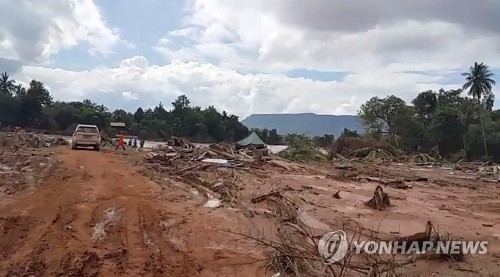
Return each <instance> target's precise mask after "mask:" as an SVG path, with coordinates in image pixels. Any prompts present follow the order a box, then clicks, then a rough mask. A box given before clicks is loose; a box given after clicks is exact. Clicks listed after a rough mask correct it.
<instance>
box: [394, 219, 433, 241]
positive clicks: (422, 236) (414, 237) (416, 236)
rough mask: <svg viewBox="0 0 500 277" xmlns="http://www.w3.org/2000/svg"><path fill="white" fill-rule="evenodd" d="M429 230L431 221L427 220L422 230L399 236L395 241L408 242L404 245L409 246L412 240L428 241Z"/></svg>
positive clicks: (429, 236)
mask: <svg viewBox="0 0 500 277" xmlns="http://www.w3.org/2000/svg"><path fill="white" fill-rule="evenodd" d="M431 231H432V222H430V221H427V224H426V225H425V231H424V232H420V233H416V234H413V235H411V236H406V237H400V238H398V239H397V240H396V241H400V242H401V241H405V242H410V243H407V244H406V246H408V247H409V246H411V243H413V242H417V243H422V242H424V241H429V240H430V238H431Z"/></svg>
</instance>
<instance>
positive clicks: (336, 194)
mask: <svg viewBox="0 0 500 277" xmlns="http://www.w3.org/2000/svg"><path fill="white" fill-rule="evenodd" d="M333 198H335V199H342V197H340V190H339V191H337V192H336V193H335V194H334V195H333Z"/></svg>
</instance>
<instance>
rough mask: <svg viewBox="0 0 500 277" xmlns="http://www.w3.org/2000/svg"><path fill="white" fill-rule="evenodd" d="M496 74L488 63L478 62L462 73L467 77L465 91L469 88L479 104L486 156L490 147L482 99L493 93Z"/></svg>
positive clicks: (470, 93)
mask: <svg viewBox="0 0 500 277" xmlns="http://www.w3.org/2000/svg"><path fill="white" fill-rule="evenodd" d="M494 75H495V74H493V73H492V72H491V71H490V69H489V67H488V66H487V65H486V64H484V63H477V62H475V63H474V65H473V66H471V67H470V68H469V72H464V73H462V76H464V77H465V84H464V85H463V87H462V89H463V90H464V91H465V90H469V95H470V96H472V97H473V98H475V99H476V100H477V103H478V104H479V120H480V122H481V132H482V135H483V144H484V153H485V155H486V156H488V148H487V147H486V136H485V135H484V126H483V116H482V112H481V111H482V110H483V109H482V107H481V99H482V97H488V96H489V95H490V94H492V92H491V89H492V87H493V86H494V85H495V80H493V76H494Z"/></svg>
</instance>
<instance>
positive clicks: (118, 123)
mask: <svg viewBox="0 0 500 277" xmlns="http://www.w3.org/2000/svg"><path fill="white" fill-rule="evenodd" d="M109 125H111V127H125V123H123V122H111V123H110V124H109Z"/></svg>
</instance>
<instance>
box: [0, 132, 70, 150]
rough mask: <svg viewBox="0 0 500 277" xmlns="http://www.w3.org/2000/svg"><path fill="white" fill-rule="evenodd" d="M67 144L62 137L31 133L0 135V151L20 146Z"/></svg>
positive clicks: (17, 148)
mask: <svg viewBox="0 0 500 277" xmlns="http://www.w3.org/2000/svg"><path fill="white" fill-rule="evenodd" d="M68 144H69V142H68V141H67V140H65V139H64V138H62V137H58V138H55V137H45V136H40V135H37V134H33V133H20V134H2V135H0V147H1V149H2V150H1V151H4V150H5V149H10V150H14V151H17V150H19V149H22V148H38V147H51V146H56V145H68Z"/></svg>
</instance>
